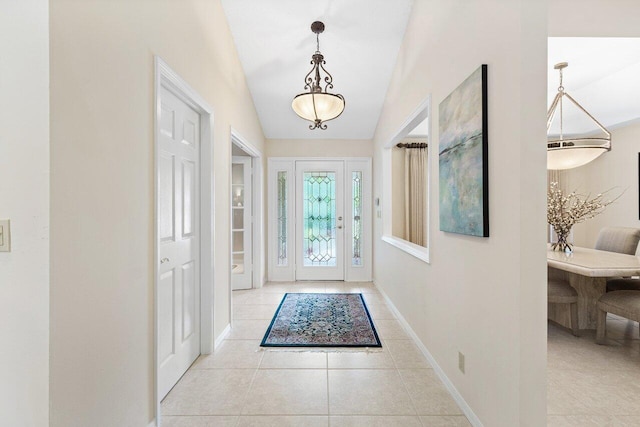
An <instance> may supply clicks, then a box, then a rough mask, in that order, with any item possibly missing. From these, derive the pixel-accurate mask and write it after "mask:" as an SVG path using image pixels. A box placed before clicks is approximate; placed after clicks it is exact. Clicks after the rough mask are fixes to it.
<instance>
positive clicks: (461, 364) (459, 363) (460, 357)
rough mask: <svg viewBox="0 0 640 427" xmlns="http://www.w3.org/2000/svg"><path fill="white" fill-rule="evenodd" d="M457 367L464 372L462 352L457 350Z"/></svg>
mask: <svg viewBox="0 0 640 427" xmlns="http://www.w3.org/2000/svg"><path fill="white" fill-rule="evenodd" d="M458 369H460V372H462V373H463V374H464V354H462V353H460V352H458Z"/></svg>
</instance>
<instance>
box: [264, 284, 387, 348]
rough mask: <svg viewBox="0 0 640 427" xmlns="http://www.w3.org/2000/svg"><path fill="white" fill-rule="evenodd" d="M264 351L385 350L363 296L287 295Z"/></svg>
mask: <svg viewBox="0 0 640 427" xmlns="http://www.w3.org/2000/svg"><path fill="white" fill-rule="evenodd" d="M260 346H261V347H382V344H380V339H379V338H378V333H377V332H376V328H375V327H374V326H373V321H372V320H371V316H370V315H369V310H367V306H366V305H365V303H364V299H363V298H362V294H289V293H287V294H285V295H284V298H283V299H282V302H281V303H280V306H279V307H278V309H277V310H276V314H275V315H274V316H273V320H272V321H271V325H269V328H268V329H267V333H266V334H265V335H264V338H263V339H262V343H261V344H260Z"/></svg>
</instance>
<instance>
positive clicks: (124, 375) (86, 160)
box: [50, 0, 264, 427]
mask: <svg viewBox="0 0 640 427" xmlns="http://www.w3.org/2000/svg"><path fill="white" fill-rule="evenodd" d="M50 9H51V14H50V25H51V173H52V175H51V237H52V245H51V425H52V426H53V427H58V426H60V427H62V426H64V427H74V426H89V425H103V426H135V427H138V426H147V425H148V424H149V422H150V421H151V420H152V418H153V417H154V414H153V406H154V400H155V398H154V395H153V393H154V392H153V371H154V363H153V349H154V342H153V277H154V271H153V264H154V263H153V247H154V242H153V210H154V200H153V188H154V186H153V182H154V172H153V167H154V165H153V158H154V156H153V134H154V132H153V118H154V104H153V99H154V98H153V88H154V61H153V60H154V55H155V54H157V55H160V56H161V57H162V58H163V59H164V60H165V61H166V62H167V63H168V64H169V66H170V67H172V68H173V69H174V70H175V71H176V72H177V73H178V74H179V75H180V76H181V77H182V78H183V79H184V80H186V81H187V83H189V84H190V85H191V86H192V87H193V88H194V89H195V90H196V91H197V92H199V93H200V95H201V96H202V97H203V98H204V99H205V100H206V101H207V102H208V103H209V104H210V105H211V106H212V107H213V109H214V132H213V138H214V171H215V172H214V175H215V176H214V179H215V201H214V204H215V206H214V208H215V235H216V239H215V265H214V268H215V290H214V303H215V308H214V312H215V319H214V328H215V334H216V336H217V335H218V334H220V333H221V332H222V331H223V329H224V328H225V327H226V326H227V325H228V324H229V320H230V312H229V298H230V295H229V292H230V290H229V277H230V272H229V268H230V264H231V263H230V247H229V240H230V239H229V237H228V236H229V231H228V230H229V227H230V218H229V216H230V215H229V212H230V201H229V195H230V191H229V188H230V182H229V178H230V171H229V167H230V164H231V144H230V128H231V127H233V128H234V129H236V130H237V131H238V132H239V133H240V134H241V135H243V137H244V138H246V139H247V141H249V142H251V143H252V144H254V145H255V146H256V148H257V149H259V150H262V151H263V152H264V146H263V142H264V137H263V134H262V130H261V128H260V125H259V122H258V119H257V115H256V112H255V108H254V105H253V102H252V99H251V96H250V93H249V91H248V88H247V86H246V82H245V78H244V73H243V70H242V67H241V65H240V62H239V60H238V58H237V54H236V50H235V45H234V43H233V39H232V37H231V34H230V31H229V28H228V25H227V22H226V19H225V17H224V13H223V9H222V6H221V4H220V1H219V0H188V1H187V0H184V1H162V2H160V1H157V0H137V1H134V2H131V1H107V0H87V1H81V2H80V1H76V0H50Z"/></svg>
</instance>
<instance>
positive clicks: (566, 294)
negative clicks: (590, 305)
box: [547, 279, 579, 337]
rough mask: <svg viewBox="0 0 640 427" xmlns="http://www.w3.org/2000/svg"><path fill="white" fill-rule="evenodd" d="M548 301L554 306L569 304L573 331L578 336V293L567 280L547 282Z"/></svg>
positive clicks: (550, 280)
mask: <svg viewBox="0 0 640 427" xmlns="http://www.w3.org/2000/svg"><path fill="white" fill-rule="evenodd" d="M547 300H548V301H549V302H550V303H552V304H569V309H570V310H571V331H572V333H573V335H575V336H576V337H577V336H579V335H578V292H576V290H575V289H574V288H573V286H571V285H570V284H569V282H567V281H566V280H558V279H548V280H547Z"/></svg>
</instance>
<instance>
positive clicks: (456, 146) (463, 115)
mask: <svg viewBox="0 0 640 427" xmlns="http://www.w3.org/2000/svg"><path fill="white" fill-rule="evenodd" d="M439 115H440V117H439V129H440V145H439V148H438V153H439V154H438V159H439V167H440V173H439V176H440V185H439V189H440V230H442V231H447V232H451V233H459V234H468V235H471V236H481V237H489V182H488V175H489V169H488V158H487V157H488V138H487V66H486V65H482V66H481V67H480V68H478V69H477V70H476V71H474V72H473V73H472V74H471V75H470V76H469V77H468V78H467V79H466V80H465V81H464V82H462V83H461V84H460V86H458V87H457V88H456V89H455V90H454V91H453V92H451V93H450V94H449V96H447V97H446V98H445V99H444V100H443V101H442V102H441V103H440V108H439Z"/></svg>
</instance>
